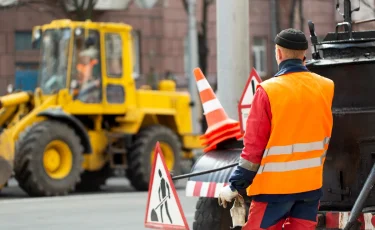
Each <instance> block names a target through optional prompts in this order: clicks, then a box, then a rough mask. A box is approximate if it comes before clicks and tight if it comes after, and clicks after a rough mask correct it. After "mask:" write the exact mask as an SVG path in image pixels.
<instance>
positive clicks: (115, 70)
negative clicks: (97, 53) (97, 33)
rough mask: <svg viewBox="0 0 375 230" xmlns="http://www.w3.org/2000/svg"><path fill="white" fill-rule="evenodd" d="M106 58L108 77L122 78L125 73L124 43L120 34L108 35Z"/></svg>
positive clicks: (106, 37)
mask: <svg viewBox="0 0 375 230" xmlns="http://www.w3.org/2000/svg"><path fill="white" fill-rule="evenodd" d="M105 56H106V65H107V75H108V77H111V78H121V77H122V72H123V66H122V41H121V36H120V35H119V34H115V33H107V34H106V35H105Z"/></svg>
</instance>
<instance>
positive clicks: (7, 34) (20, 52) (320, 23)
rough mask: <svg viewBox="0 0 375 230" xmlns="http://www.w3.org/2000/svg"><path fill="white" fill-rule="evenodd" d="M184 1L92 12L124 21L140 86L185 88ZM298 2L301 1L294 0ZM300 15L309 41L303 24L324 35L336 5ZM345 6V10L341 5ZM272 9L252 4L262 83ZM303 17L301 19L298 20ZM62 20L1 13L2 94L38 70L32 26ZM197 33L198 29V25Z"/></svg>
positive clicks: (284, 6) (253, 53)
mask: <svg viewBox="0 0 375 230" xmlns="http://www.w3.org/2000/svg"><path fill="white" fill-rule="evenodd" d="M183 1H184V0H159V2H158V3H157V4H156V6H155V7H154V8H152V9H140V8H139V7H137V6H136V4H134V3H130V4H129V5H128V6H127V8H126V9H123V10H106V11H100V12H97V13H96V16H95V18H94V19H93V20H94V21H104V22H123V23H127V24H129V25H131V26H132V27H133V29H134V31H135V34H136V36H135V38H136V39H135V40H134V44H133V46H134V49H135V56H136V59H135V60H136V63H135V64H136V65H135V70H134V71H135V72H136V73H137V76H138V78H137V83H138V85H140V84H144V83H147V79H148V78H150V77H153V76H156V77H157V79H160V78H164V77H165V76H166V75H167V74H168V75H173V76H174V78H175V79H176V81H177V85H178V87H186V86H187V78H186V73H187V71H188V70H187V69H186V63H187V62H186V60H187V52H186V51H187V46H186V40H187V35H188V27H187V19H188V18H187V13H186V12H185V9H184V6H183ZM203 1H204V0H197V20H198V23H201V20H202V2H203ZM297 2H299V1H297ZM302 2H303V6H302V14H301V13H300V11H299V6H298V4H297V5H296V6H295V14H294V15H295V17H294V27H296V28H300V19H301V18H302V19H303V20H304V23H303V30H304V32H305V33H306V35H307V37H309V35H310V34H309V32H308V27H307V21H308V20H312V21H313V22H314V23H315V28H316V32H317V34H318V35H319V36H324V35H325V34H326V33H327V32H330V31H334V29H335V25H336V23H337V21H342V17H341V18H340V16H337V14H338V13H337V11H336V9H335V3H336V1H333V0H329V1H327V0H303V1H302ZM291 3H292V0H279V4H280V5H279V7H278V14H279V20H278V21H279V26H280V29H284V28H288V27H289V26H290V20H291V19H290V18H291V17H290V12H291ZM342 8H343V6H342ZM271 16H272V15H271V11H270V1H269V0H250V8H249V17H250V49H251V50H250V67H255V68H256V69H257V71H258V72H259V73H260V75H261V77H262V78H263V79H267V78H269V77H271V76H272V75H273V74H274V72H275V69H274V67H273V65H272V61H273V59H274V56H273V51H274V44H273V39H274V37H273V36H272V34H271V26H272V23H273V22H272V21H271ZM301 16H302V17H301ZM59 18H64V14H62V11H61V9H57V8H56V9H52V10H46V9H44V7H43V6H42V5H34V6H32V7H30V6H22V7H19V8H17V9H16V8H13V9H4V10H0V22H1V26H0V95H3V94H4V93H5V92H6V86H7V85H8V84H10V83H11V84H14V76H15V74H16V72H17V71H24V70H27V69H31V70H32V69H34V70H35V69H38V59H39V49H38V48H35V49H33V48H32V47H31V30H32V27H33V26H35V25H40V24H44V23H48V22H50V21H51V20H54V19H59ZM207 18H208V19H207V23H208V24H207V25H208V48H209V55H208V69H207V71H206V75H207V77H208V79H209V81H210V82H211V83H212V84H215V83H216V5H215V3H213V4H211V5H210V6H209V7H208V17H207ZM197 29H198V30H199V29H200V24H198V26H197Z"/></svg>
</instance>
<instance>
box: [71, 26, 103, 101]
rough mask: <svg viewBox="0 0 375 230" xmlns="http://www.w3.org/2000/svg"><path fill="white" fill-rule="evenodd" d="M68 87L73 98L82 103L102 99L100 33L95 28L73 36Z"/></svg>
mask: <svg viewBox="0 0 375 230" xmlns="http://www.w3.org/2000/svg"><path fill="white" fill-rule="evenodd" d="M73 44H74V45H73V57H72V74H71V79H72V81H71V83H70V87H71V90H72V92H73V95H74V99H77V100H80V101H82V102H84V103H100V102H101V100H102V87H101V84H102V80H101V62H100V61H101V59H100V53H99V52H100V34H99V32H98V31H96V30H89V31H88V33H87V34H86V33H80V34H76V33H75V36H74V43H73Z"/></svg>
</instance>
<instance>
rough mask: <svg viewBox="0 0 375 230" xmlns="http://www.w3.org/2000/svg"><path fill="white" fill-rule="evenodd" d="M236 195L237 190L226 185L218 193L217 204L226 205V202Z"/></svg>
mask: <svg viewBox="0 0 375 230" xmlns="http://www.w3.org/2000/svg"><path fill="white" fill-rule="evenodd" d="M237 196H238V192H237V190H235V189H233V190H232V189H231V187H230V185H227V186H225V187H223V188H221V190H220V194H219V205H220V206H223V207H224V208H226V207H227V202H232V200H233V199H234V198H236V197H237Z"/></svg>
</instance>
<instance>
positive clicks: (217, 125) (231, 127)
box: [193, 68, 242, 152]
mask: <svg viewBox="0 0 375 230" xmlns="http://www.w3.org/2000/svg"><path fill="white" fill-rule="evenodd" d="M193 72H194V75H195V80H196V82H197V86H198V91H199V95H200V98H201V102H202V105H203V110H204V115H205V116H206V121H207V125H208V128H207V131H206V133H205V134H204V135H203V136H201V138H200V139H206V141H205V142H204V144H205V145H206V144H208V145H209V146H208V147H207V149H210V150H212V149H214V148H216V144H218V143H220V142H221V141H223V140H226V139H229V138H233V137H235V138H240V137H241V136H242V133H241V128H240V123H239V122H238V121H236V120H233V119H230V118H229V117H228V115H227V114H226V112H225V110H224V108H223V106H222V105H221V103H220V101H219V100H218V99H217V98H216V95H215V93H214V92H213V90H212V88H211V86H210V84H209V83H208V81H207V79H206V78H205V76H204V74H203V73H202V71H201V69H200V68H195V69H194V71H193ZM239 136H240V137H239ZM205 152H206V151H205Z"/></svg>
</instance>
